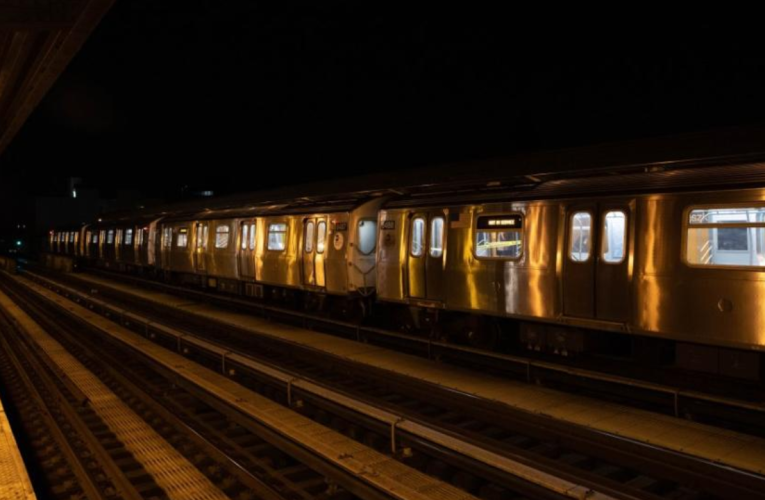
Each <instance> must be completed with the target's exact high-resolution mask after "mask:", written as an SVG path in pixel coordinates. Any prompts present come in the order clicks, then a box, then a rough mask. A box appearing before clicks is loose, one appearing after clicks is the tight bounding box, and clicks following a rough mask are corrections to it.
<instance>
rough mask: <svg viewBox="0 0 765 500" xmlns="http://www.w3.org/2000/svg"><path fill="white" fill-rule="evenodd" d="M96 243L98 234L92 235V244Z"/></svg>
mask: <svg viewBox="0 0 765 500" xmlns="http://www.w3.org/2000/svg"><path fill="white" fill-rule="evenodd" d="M97 243H98V233H93V244H97Z"/></svg>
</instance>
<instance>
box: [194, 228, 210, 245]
mask: <svg viewBox="0 0 765 500" xmlns="http://www.w3.org/2000/svg"><path fill="white" fill-rule="evenodd" d="M208 235H209V232H208V229H207V224H204V225H202V224H198V225H197V248H207V236H208Z"/></svg>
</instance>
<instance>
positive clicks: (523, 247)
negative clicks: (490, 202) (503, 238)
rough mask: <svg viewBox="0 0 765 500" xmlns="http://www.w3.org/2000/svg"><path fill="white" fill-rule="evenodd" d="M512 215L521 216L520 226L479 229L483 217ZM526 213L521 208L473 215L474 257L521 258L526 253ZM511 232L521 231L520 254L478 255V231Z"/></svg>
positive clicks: (495, 258) (505, 260)
mask: <svg viewBox="0 0 765 500" xmlns="http://www.w3.org/2000/svg"><path fill="white" fill-rule="evenodd" d="M511 215H517V216H519V217H520V218H521V227H518V228H507V227H498V228H496V229H478V219H479V218H481V217H508V216H511ZM525 222H526V215H525V214H524V213H523V212H522V211H519V210H513V211H510V212H488V213H480V212H479V213H476V214H475V215H474V216H473V225H472V228H471V229H472V233H473V235H472V239H473V241H472V244H471V245H470V246H471V251H472V252H473V257H475V259H476V260H488V261H492V260H493V261H501V262H517V261H519V260H521V259H522V258H523V256H524V254H525V253H526V245H525V244H524V243H525V242H526V227H525V225H526V224H525ZM506 231H507V232H510V231H514V232H517V233H520V236H521V245H520V246H521V249H520V251H519V252H518V255H516V256H515V257H505V256H501V255H500V256H498V257H497V256H495V257H486V256H483V255H478V233H499V232H506ZM444 234H446V227H444Z"/></svg>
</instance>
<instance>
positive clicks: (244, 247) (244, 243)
mask: <svg viewBox="0 0 765 500" xmlns="http://www.w3.org/2000/svg"><path fill="white" fill-rule="evenodd" d="M249 234H250V226H248V225H247V224H242V243H241V247H242V250H247V240H248V239H249Z"/></svg>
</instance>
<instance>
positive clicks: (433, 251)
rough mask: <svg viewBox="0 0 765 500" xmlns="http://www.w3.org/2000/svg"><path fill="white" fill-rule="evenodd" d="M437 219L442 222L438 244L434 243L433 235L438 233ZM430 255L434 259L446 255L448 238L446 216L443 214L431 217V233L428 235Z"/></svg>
mask: <svg viewBox="0 0 765 500" xmlns="http://www.w3.org/2000/svg"><path fill="white" fill-rule="evenodd" d="M436 221H440V222H441V237H440V238H439V239H438V242H437V243H438V246H436V245H434V244H433V243H434V241H433V236H434V235H435V234H436V231H435V225H436ZM427 239H428V255H430V257H431V258H433V259H440V258H441V257H443V255H444V240H445V239H446V218H445V217H444V216H443V215H436V216H434V217H431V218H430V234H429V235H428V238H427Z"/></svg>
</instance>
